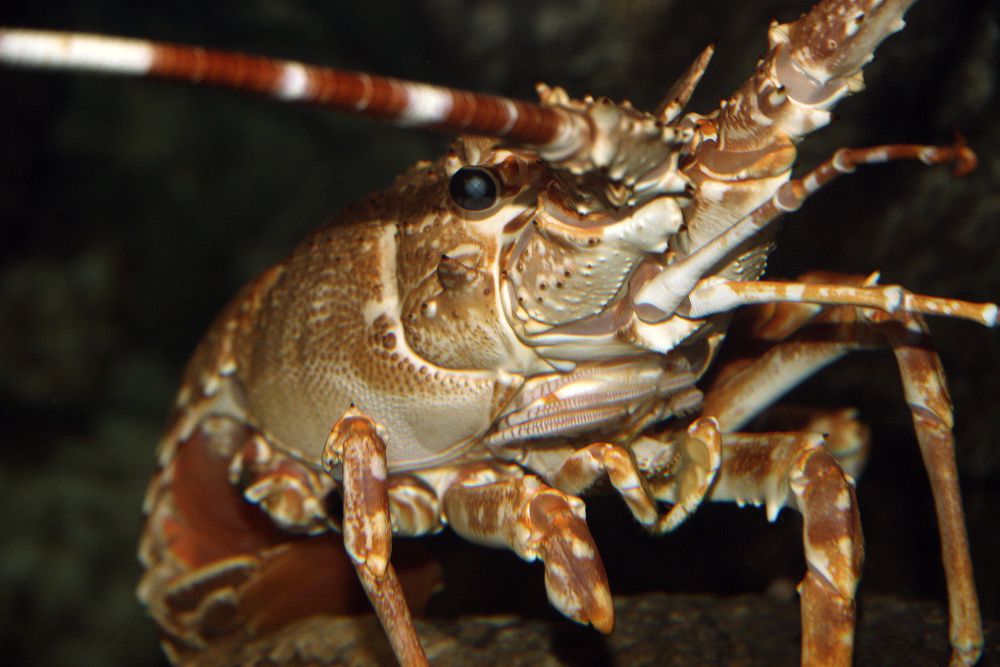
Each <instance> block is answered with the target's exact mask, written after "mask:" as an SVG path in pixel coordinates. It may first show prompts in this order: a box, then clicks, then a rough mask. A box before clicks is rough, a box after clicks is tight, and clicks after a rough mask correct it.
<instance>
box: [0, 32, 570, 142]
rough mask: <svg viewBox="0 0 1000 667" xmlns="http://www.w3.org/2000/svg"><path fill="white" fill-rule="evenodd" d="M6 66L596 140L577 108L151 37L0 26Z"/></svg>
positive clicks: (466, 129)
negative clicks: (181, 84)
mask: <svg viewBox="0 0 1000 667" xmlns="http://www.w3.org/2000/svg"><path fill="white" fill-rule="evenodd" d="M0 63H3V64H7V65H11V66H15V67H35V68H50V69H59V70H70V71H85V72H97V73H103V74H115V75H120V76H132V77H139V78H155V79H166V80H173V81H184V82H189V83H194V84H198V85H202V84H206V85H210V86H218V87H221V88H228V89H232V90H239V91H244V92H250V93H255V94H258V95H264V96H267V97H272V98H275V99H278V100H281V101H285V102H297V103H302V104H310V105H314V106H320V107H326V108H330V109H335V110H337V111H342V112H347V113H351V114H356V115H360V116H367V117H373V118H380V119H383V120H387V121H389V122H391V123H395V124H398V125H407V126H414V127H425V128H432V129H435V130H441V131H446V132H452V133H465V134H476V135H482V136H491V137H497V138H502V139H507V140H509V141H512V142H517V143H522V144H528V145H531V146H534V147H537V148H539V149H544V150H545V151H546V153H549V154H563V153H564V152H565V153H567V154H572V153H575V152H576V151H577V150H578V149H579V148H580V147H582V146H584V145H585V144H586V143H587V142H588V139H589V127H588V124H587V123H586V121H585V120H584V119H583V118H582V117H581V116H580V115H578V114H576V113H574V112H572V111H571V110H569V109H557V108H554V107H547V106H542V105H540V104H534V103H532V102H522V101H519V100H512V99H508V98H506V97H497V96H493V95H483V94H480V93H472V92H468V91H464V90H456V89H453V88H445V87H441V86H432V85H428V84H424V83H416V82H412V81H405V80H402V79H393V78H389V77H380V76H373V75H370V74H365V73H361V72H349V71H346V70H339V69H333V68H329V67H318V66H314V65H306V64H303V63H299V62H295V61H291V60H276V59H272V58H261V57H256V56H249V55H245V54H241V53H231V52H224V51H213V50H208V49H204V48H201V47H194V46H183V45H177V44H166V43H162V42H153V41H149V40H142V39H127V38H121V37H107V36H103V35H89V34H84V33H74V32H56V31H43V30H23V29H9V28H0Z"/></svg>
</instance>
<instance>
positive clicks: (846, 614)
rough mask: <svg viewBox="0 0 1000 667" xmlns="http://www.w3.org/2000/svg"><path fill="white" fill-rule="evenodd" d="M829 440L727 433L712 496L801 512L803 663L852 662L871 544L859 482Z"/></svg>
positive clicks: (772, 512)
mask: <svg viewBox="0 0 1000 667" xmlns="http://www.w3.org/2000/svg"><path fill="white" fill-rule="evenodd" d="M822 440H823V439H822V436H820V435H818V434H814V433H766V434H742V433H734V434H729V435H727V436H725V438H724V440H723V463H722V467H721V468H720V469H719V476H718V479H717V481H716V484H715V486H714V487H713V489H712V492H711V497H712V499H713V500H736V501H739V502H763V503H766V505H767V513H768V517H769V518H770V519H772V520H773V519H774V518H775V517H776V516H777V514H778V511H779V510H780V509H781V507H782V506H783V505H784V504H785V503H786V502H787V503H790V504H792V505H793V506H794V507H796V508H798V510H799V511H800V512H801V513H802V517H803V527H802V542H803V545H804V547H805V554H806V564H807V570H806V575H805V578H804V579H803V580H802V582H801V583H800V584H799V593H800V595H801V596H802V664H803V665H811V666H812V665H824V666H834V665H840V666H843V667H846V666H848V665H850V664H851V655H852V652H853V646H854V621H855V612H854V592H855V589H856V588H857V583H858V579H859V577H860V576H861V562H862V559H863V553H864V547H863V540H862V536H861V521H860V517H859V514H858V509H857V499H856V497H855V493H854V485H853V482H852V480H851V479H850V478H849V477H848V476H847V475H846V474H845V473H844V471H843V470H842V469H841V467H840V466H839V465H838V464H837V461H836V459H835V458H834V456H833V455H832V454H831V453H830V452H829V451H827V450H826V449H825V448H824V447H823V443H822Z"/></svg>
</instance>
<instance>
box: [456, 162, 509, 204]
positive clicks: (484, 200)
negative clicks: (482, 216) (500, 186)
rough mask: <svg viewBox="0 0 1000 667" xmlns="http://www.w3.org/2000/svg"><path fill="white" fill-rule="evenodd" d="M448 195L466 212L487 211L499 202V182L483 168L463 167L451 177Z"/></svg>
mask: <svg viewBox="0 0 1000 667" xmlns="http://www.w3.org/2000/svg"><path fill="white" fill-rule="evenodd" d="M448 194H450V195H451V198H452V199H453V200H454V202H455V203H456V204H458V205H459V206H461V207H462V208H464V209H465V210H466V211H485V210H486V209H488V208H489V207H491V206H493V204H495V203H496V202H497V181H496V179H495V178H494V177H493V174H491V173H490V172H489V171H488V170H486V169H483V168H482V167H462V168H461V169H459V170H458V171H456V172H455V175H454V176H452V177H451V182H450V183H449V184H448Z"/></svg>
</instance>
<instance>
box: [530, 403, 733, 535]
mask: <svg viewBox="0 0 1000 667" xmlns="http://www.w3.org/2000/svg"><path fill="white" fill-rule="evenodd" d="M721 455H722V434H721V432H720V431H719V425H718V424H717V423H716V422H715V420H714V419H698V420H696V421H695V422H694V423H693V424H691V426H690V427H688V430H687V432H686V433H684V434H674V436H673V439H672V440H671V441H669V442H661V441H660V440H657V439H655V438H651V437H643V438H640V439H639V440H638V441H637V442H635V443H633V444H632V448H631V451H629V450H627V449H625V448H624V447H621V446H619V445H614V444H611V443H607V442H601V443H596V444H593V445H589V446H587V447H583V448H581V449H575V450H573V449H565V450H563V449H560V450H554V451H552V450H545V449H528V450H527V451H525V452H523V455H522V457H521V458H520V459H519V461H520V463H521V465H523V466H525V467H526V468H528V469H530V470H533V471H535V472H537V473H538V474H540V475H541V476H542V477H543V478H545V480H546V481H547V482H548V483H549V484H551V485H552V486H554V487H556V488H557V489H559V490H560V491H564V492H565V493H569V494H572V495H580V494H582V493H584V492H585V491H587V489H589V488H590V487H591V486H593V485H594V483H596V482H597V481H598V480H600V479H602V478H604V477H605V476H607V477H608V479H609V480H610V481H611V485H612V486H613V487H614V488H615V490H616V491H617V492H618V494H619V495H620V496H621V497H622V498H623V499H624V500H625V503H626V504H627V505H628V507H629V510H631V512H632V515H633V516H634V517H635V518H636V519H637V520H638V521H639V523H641V524H642V525H643V526H645V527H646V528H647V529H649V530H650V531H653V532H657V533H663V532H667V531H669V530H673V529H674V528H676V527H677V526H679V525H680V524H681V523H682V522H683V521H684V519H685V518H687V516H688V515H689V514H690V513H691V512H692V511H693V510H694V508H695V507H697V506H698V505H699V504H700V503H701V501H702V499H703V498H704V497H705V494H706V492H707V491H708V489H709V487H710V486H711V484H712V481H713V480H714V479H715V473H716V470H718V468H719V462H720V460H721ZM661 501H662V502H670V503H673V507H671V508H670V509H669V510H668V511H667V512H666V513H663V514H661V513H660V510H659V509H658V507H657V503H658V502H661Z"/></svg>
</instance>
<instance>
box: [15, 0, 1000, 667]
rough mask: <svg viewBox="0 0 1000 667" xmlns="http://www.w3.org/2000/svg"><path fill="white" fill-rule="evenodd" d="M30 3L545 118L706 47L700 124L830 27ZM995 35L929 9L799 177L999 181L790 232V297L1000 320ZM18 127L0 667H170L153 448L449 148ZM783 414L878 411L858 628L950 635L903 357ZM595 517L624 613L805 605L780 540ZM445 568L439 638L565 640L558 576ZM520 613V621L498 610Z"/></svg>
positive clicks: (977, 448) (883, 184) (144, 112)
mask: <svg viewBox="0 0 1000 667" xmlns="http://www.w3.org/2000/svg"><path fill="white" fill-rule="evenodd" d="M10 4H11V3H7V4H6V5H5V6H4V7H3V8H2V9H0V24H7V25H20V26H30V27H48V28H65V29H75V30H86V31H92V32H108V33H118V34H125V35H132V36H143V37H150V38H157V39H166V40H173V41H179V42H187V43H201V44H205V45H210V46H214V47H223V48H231V49H239V50H245V51H248V52H253V53H258V54H264V55H274V56H282V57H290V58H296V59H300V60H305V61H311V62H317V63H324V64H331V65H336V66H342V67H348V68H353V69H364V70H368V71H372V72H375V73H380V74H387V75H395V76H401V77H408V78H413V79H418V80H426V81H430V82H434V83H441V84H447V85H453V86H460V87H467V88H472V89H476V90H481V91H485V92H495V93H503V94H509V95H513V96H518V97H527V98H531V97H533V84H534V83H535V82H536V81H539V80H544V81H546V82H548V83H551V84H560V85H564V86H566V87H567V88H568V89H569V91H570V92H571V93H572V94H574V95H577V96H579V95H581V94H584V93H587V92H593V93H595V94H602V95H607V96H610V97H612V98H615V99H622V98H629V99H631V100H632V101H633V102H635V103H636V104H637V105H638V106H640V107H645V108H651V107H652V106H653V105H655V104H656V102H657V101H658V96H659V95H661V94H662V93H663V92H665V91H666V89H667V88H668V87H669V85H670V84H671V83H672V82H673V80H674V78H675V77H676V76H677V74H679V73H680V72H681V71H682V69H683V68H684V67H685V66H686V65H687V64H688V62H689V61H690V60H691V59H692V58H693V57H694V56H695V55H696V54H697V53H698V51H699V50H700V49H701V48H703V47H704V46H705V45H706V44H707V43H709V42H711V41H715V42H716V43H717V45H718V51H717V55H716V58H715V62H714V63H713V64H712V67H711V68H710V70H709V72H708V75H707V76H706V78H705V80H704V82H703V83H702V85H701V88H700V90H699V92H698V94H697V96H696V97H695V100H694V102H693V104H692V105H691V108H692V109H694V110H698V111H704V112H707V111H708V110H710V109H711V108H713V106H714V105H715V104H716V103H717V100H718V98H719V97H721V96H723V95H725V94H728V93H730V92H731V91H732V90H734V89H735V88H736V86H737V85H738V84H739V83H740V82H741V80H742V79H743V78H745V76H747V75H748V74H749V73H750V72H751V71H752V69H753V66H754V62H755V59H756V58H757V57H758V56H759V55H760V54H762V53H763V51H764V49H765V45H766V42H765V30H766V27H767V24H768V22H769V21H770V19H771V18H772V17H775V16H776V17H778V18H780V19H781V20H783V21H787V20H791V19H793V18H795V16H797V14H798V13H799V12H800V11H802V10H804V9H805V8H806V7H807V5H808V2H806V1H805V0H803V1H791V0H783V1H778V0H761V1H756V2H743V3H736V2H729V1H726V0H700V1H697V2H695V1H692V0H660V1H655V0H614V1H599V0H588V1H586V2H568V1H566V2H558V1H554V0H541V1H538V2H534V3H530V4H528V3H507V4H505V5H500V4H499V3H494V2H488V1H486V0H472V1H464V2H461V1H459V0H434V1H429V2H423V3H398V5H393V4H392V3H389V4H386V3H381V4H378V5H376V6H374V7H372V6H367V7H365V8H364V10H361V9H359V8H356V7H355V6H354V5H353V4H351V3H332V2H328V3H310V2H304V1H301V0H295V1H286V2H278V1H276V0H249V1H247V0H241V1H239V2H236V1H222V0H216V1H212V2H204V1H201V0H199V1H198V2H194V1H192V0H187V1H176V0H175V1H173V2H160V3H155V5H151V6H147V3H133V2H114V1H111V0H100V1H93V2H87V3H80V2H68V1H64V0H52V1H50V2H45V3H21V4H22V7H20V8H17V9H14V8H11V7H10V6H9V5H10ZM371 4H374V3H371ZM998 15H1000V8H998V3H997V2H988V1H985V0H952V1H949V2H945V1H944V0H923V1H922V2H920V3H918V4H917V6H916V7H915V8H914V9H913V10H911V12H910V15H909V20H908V22H909V24H910V25H909V26H908V27H907V28H906V30H904V31H903V32H902V33H900V34H898V35H896V36H895V37H893V38H892V39H890V41H889V42H888V43H887V44H886V45H885V46H884V47H883V48H882V49H881V50H880V51H879V53H878V57H877V58H876V61H875V62H874V63H873V64H872V66H870V67H869V68H868V69H867V70H866V74H867V79H868V82H869V88H870V89H869V90H868V91H866V92H865V93H863V94H861V95H859V96H856V97H855V98H852V99H850V100H848V101H847V102H845V103H843V104H842V105H841V106H840V108H839V109H838V112H839V113H840V115H841V119H840V121H839V122H838V123H836V124H835V125H834V126H832V127H830V128H828V129H826V130H824V131H822V132H821V133H819V135H818V136H816V137H813V138H812V139H811V140H810V141H808V142H806V143H805V144H804V146H803V147H802V164H803V165H804V166H808V165H809V164H814V163H815V162H816V161H818V160H820V159H822V158H823V157H824V156H827V155H829V153H830V152H831V151H832V150H834V149H835V148H836V147H837V146H840V145H864V144H871V143H883V142H890V141H900V142H948V141H950V139H951V137H952V135H953V132H954V131H955V130H961V131H962V132H963V133H964V134H965V136H966V137H967V138H968V140H969V143H970V144H971V145H972V147H973V148H974V149H975V150H976V151H977V153H978V154H979V157H980V160H981V164H980V167H979V169H978V170H977V171H976V172H975V173H974V174H972V175H971V176H970V177H968V178H966V179H964V180H961V181H956V180H953V179H952V178H951V177H950V175H949V174H948V173H947V170H945V169H926V168H923V167H920V166H917V165H912V164H905V165H890V166H886V167H877V168H870V169H867V170H864V171H862V172H861V173H859V174H857V175H855V176H852V177H849V178H846V179H843V180H842V181H840V182H838V183H837V184H835V185H833V186H831V187H830V188H829V189H828V190H826V191H825V192H823V193H822V194H821V195H819V196H817V197H816V198H815V200H814V201H811V202H810V203H808V204H807V205H806V206H805V207H804V208H803V209H802V211H801V212H799V213H797V214H796V215H794V216H792V218H791V219H790V222H789V223H788V225H787V229H786V230H785V231H784V233H783V234H782V235H781V236H780V237H779V249H778V251H777V252H776V253H775V255H774V257H773V261H772V263H771V269H770V270H769V275H771V276H785V277H787V276H794V275H796V274H797V273H798V272H801V271H804V270H808V269H828V270H837V271H845V272H868V271H870V270H872V269H876V268H879V269H881V270H882V271H883V277H884V278H883V279H884V281H885V282H889V283H901V284H903V285H906V286H907V287H909V288H910V289H912V290H914V291H920V292H925V293H932V294H939V295H947V296H954V297H961V298H967V299H973V300H988V299H992V300H996V299H998V298H1000V290H998V284H1000V194H998V192H997V184H998V182H1000V158H998V157H997V155H998V154H1000V126H998V125H997V124H996V120H997V110H998V108H1000V106H998V96H1000V95H998V91H997V70H996V64H997V51H996V50H997V41H998V35H1000V28H998V25H997V21H998ZM0 101H2V102H0V422H2V424H3V437H2V438H0V500H2V503H0V525H2V526H3V530H2V531H0V662H3V663H7V664H18V665H59V664H63V665H69V664H72V665H81V666H86V665H108V664H155V663H156V662H157V661H159V660H160V658H159V655H158V649H157V647H156V642H155V638H154V632H153V629H152V627H151V625H150V624H149V623H148V622H147V621H146V619H145V618H144V616H143V613H142V611H141V609H140V608H139V607H138V605H137V604H136V603H135V602H134V594H133V588H134V584H135V581H136V578H137V576H138V566H137V564H136V559H135V555H134V552H135V543H136V539H137V535H138V532H139V530H140V526H141V516H140V506H141V498H142V493H143V490H144V486H145V484H146V480H147V478H148V476H149V474H150V472H151V470H152V464H153V447H154V444H155V441H156V438H157V435H158V431H159V429H160V428H161V426H162V424H163V421H164V418H165V415H166V412H167V408H168V406H169V404H170V401H171V399H172V394H173V392H174V390H175V388H176V385H177V382H178V378H179V373H180V371H181V369H182V366H183V364H184V363H185V360H186V358H187V356H188V354H189V353H190V351H191V350H192V348H193V347H194V345H195V343H196V341H197V340H198V338H199V337H200V335H201V333H202V332H203V331H204V330H205V328H206V327H207V325H208V323H209V321H210V320H211V318H212V317H213V315H214V314H215V313H216V312H217V311H218V310H219V308H221V306H222V305H223V304H224V302H225V301H226V300H227V299H228V298H229V297H230V296H231V295H232V294H233V293H234V292H235V290H236V289H238V287H239V286H240V285H241V284H242V283H244V282H245V281H247V280H248V279H249V278H250V277H252V276H253V275H254V274H255V273H256V272H258V271H260V270H261V269H263V268H264V267H266V266H267V265H269V264H270V263H272V262H274V261H276V260H277V259H279V258H281V257H282V256H283V255H284V254H286V253H287V252H288V251H289V250H290V249H291V247H292V246H293V245H294V243H295V242H296V241H297V239H299V238H300V237H302V236H303V235H304V234H305V233H306V232H307V231H308V230H309V229H310V228H312V227H314V226H316V225H317V224H319V223H320V222H322V221H323V220H324V219H325V218H326V217H327V216H328V215H329V214H331V213H332V212H334V211H336V210H338V209H339V208H340V207H342V206H343V205H345V204H346V203H348V202H349V201H351V200H353V199H355V198H357V197H359V196H360V195H362V194H364V193H365V192H367V191H369V190H371V189H374V188H377V187H380V186H382V185H385V184H387V183H388V182H389V181H390V179H391V178H392V176H393V175H394V174H396V173H398V172H399V171H401V170H402V169H403V168H405V166H406V165H407V164H409V163H411V162H413V161H414V160H416V159H419V158H422V157H434V156H436V155H437V154H439V153H440V151H441V150H442V149H443V146H444V145H445V143H446V139H444V138H441V137H437V136H433V135H428V134H426V133H423V132H419V131H412V130H401V129H395V128H388V127H385V126H382V125H379V124H376V123H372V122H367V121H359V120H354V119H350V118H345V117H341V116H337V115H333V114H329V113H322V112H318V111H316V110H310V109H300V108H292V107H283V106H281V105H279V104H276V103H271V102H268V101H261V100H255V99H250V98H246V97H243V96H240V95H236V94H232V93H226V92H219V91H212V90H204V89H202V90H198V89H193V88H188V87H184V86H175V85H163V84H155V83H145V82H130V81H121V80H109V79H102V78H96V77H86V76H69V75H62V74H50V73H38V72H12V71H0ZM932 327H933V332H934V335H935V337H936V339H937V341H938V345H939V348H940V351H941V354H942V356H943V358H944V362H945V367H946V369H947V370H948V372H949V376H950V379H951V388H952V395H953V398H954V401H955V404H956V414H957V419H958V425H957V427H956V435H957V442H958V457H959V465H960V469H961V472H962V484H963V489H964V492H965V499H966V506H967V511H968V514H969V531H970V537H971V541H972V549H973V557H974V561H975V564H976V567H977V579H978V584H979V591H980V598H981V601H982V603H983V607H984V610H985V612H986V613H987V614H988V615H990V616H991V617H994V618H995V617H997V615H998V614H1000V574H998V571H997V568H996V564H995V563H996V559H997V558H998V556H1000V531H998V529H997V514H998V512H1000V448H998V447H997V444H996V442H997V435H998V430H1000V429H998V423H1000V421H998V416H997V412H998V407H1000V406H998V394H1000V379H998V367H1000V346H998V345H997V343H998V337H997V333H996V332H995V331H989V330H986V329H984V328H982V327H979V326H977V325H974V324H969V323H966V322H951V321H940V320H939V321H936V322H934V323H933V324H932ZM790 400H791V401H794V402H797V403H806V404H809V405H817V406H842V405H856V406H859V407H860V408H861V410H862V416H863V418H864V420H865V421H866V422H867V423H868V424H870V425H871V427H872V429H873V449H874V451H873V455H872V460H871V464H870V466H869V470H868V472H867V474H866V475H865V476H864V477H863V479H862V480H861V482H860V499H861V506H862V516H863V521H864V526H865V533H866V538H867V543H868V559H867V568H866V575H865V578H864V580H863V582H862V589H861V595H862V605H863V599H864V594H865V592H866V591H873V592H874V591H879V592H888V593H893V594H896V595H899V596H900V597H903V598H933V599H935V600H937V601H939V602H940V604H941V605H942V606H943V605H944V597H943V586H942V581H941V575H940V571H941V570H940V562H939V561H940V557H939V555H938V547H937V542H936V527H935V524H934V519H933V512H932V507H931V502H930V496H929V493H928V492H927V487H926V479H925V476H924V473H923V472H922V469H921V464H920V460H919V455H918V452H917V449H916V446H915V444H914V441H913V436H912V431H911V427H910V423H909V415H908V413H907V411H906V409H905V405H904V402H903V399H902V396H901V391H900V387H899V381H898V379H897V376H896V371H895V369H894V366H893V361H892V358H891V355H889V354H866V355H859V356H858V357H856V358H853V359H851V360H849V361H845V362H841V364H839V365H838V366H836V367H834V368H833V369H830V370H829V371H827V372H825V373H823V374H822V375H821V376H820V377H818V378H816V379H815V380H813V381H810V382H809V383H807V385H806V386H804V387H803V388H802V389H801V390H799V391H798V392H797V393H796V394H795V395H794V396H793V397H792V398H791V399H790ZM591 518H592V522H593V523H594V531H595V534H596V538H597V541H598V544H599V545H601V547H602V551H603V552H604V554H605V560H606V562H607V565H608V570H609V575H610V577H611V579H612V584H613V587H614V589H615V591H616V592H626V593H627V592H634V591H638V590H649V589H653V588H663V589H666V590H686V591H698V592H718V593H723V594H727V593H736V592H746V591H764V590H766V589H767V588H768V586H769V585H770V584H772V583H773V582H776V581H777V582H781V581H785V580H787V581H797V580H798V578H799V577H800V576H801V572H802V567H803V566H802V556H801V546H800V544H799V534H798V531H799V526H800V524H799V520H798V517H797V516H795V515H794V513H790V512H789V513H785V514H783V515H782V516H781V517H780V518H779V520H778V522H777V525H775V526H769V525H768V524H767V523H766V522H765V520H764V518H763V513H762V512H760V511H757V510H751V509H745V510H737V509H736V508H732V507H723V506H720V507H705V508H702V510H701V511H700V512H699V513H698V514H697V515H696V516H695V517H694V518H693V519H692V520H690V521H689V522H688V524H686V525H685V526H683V527H682V528H681V529H680V530H679V531H678V532H677V533H676V534H675V535H673V536H668V537H666V538H663V539H656V540H654V539H651V538H646V537H645V536H644V535H642V533H641V531H640V530H639V529H638V528H636V527H635V526H634V525H633V524H632V522H631V520H630V519H629V518H628V517H627V512H626V511H625V510H624V508H623V506H622V505H621V503H619V502H596V503H595V504H594V506H593V508H592V510H591ZM430 542H431V543H432V546H433V548H434V549H435V550H436V551H438V552H439V555H440V557H441V558H442V560H443V561H444V562H445V563H446V564H447V565H448V572H449V592H448V593H447V594H446V596H445V597H443V598H442V599H441V600H439V601H438V602H437V603H436V605H435V606H434V607H432V611H434V612H436V613H439V614H449V613H457V612H456V611H455V610H463V611H482V610H490V609H501V610H511V609H514V610H518V611H520V612H521V613H525V614H534V615H547V614H550V613H551V612H549V611H548V607H547V604H546V603H545V601H544V591H543V589H542V582H541V572H540V569H539V568H537V567H532V566H521V565H520V564H519V563H518V562H517V560H516V558H515V557H513V556H511V555H509V554H506V553H502V552H490V551H486V550H482V549H478V548H477V549H465V548H464V547H461V546H460V545H458V544H457V541H456V540H453V539H449V538H447V537H443V538H435V539H434V540H431V541H430ZM463 563H464V564H465V567H464V568H463V567H462V564H463ZM469 564H471V565H472V568H471V569H470V568H469ZM637 575H643V576H637ZM505 591H507V592H509V591H515V596H514V597H515V598H516V600H514V601H511V600H509V599H508V600H506V601H501V602H498V603H496V604H492V603H491V601H492V600H494V599H500V598H502V597H503V596H502V595H501V593H503V592H505ZM508 597H510V596H508Z"/></svg>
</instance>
